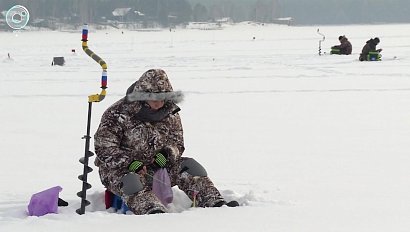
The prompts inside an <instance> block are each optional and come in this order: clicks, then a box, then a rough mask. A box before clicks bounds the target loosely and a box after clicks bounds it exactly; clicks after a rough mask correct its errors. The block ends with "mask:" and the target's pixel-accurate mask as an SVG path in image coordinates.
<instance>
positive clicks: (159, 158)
mask: <svg viewBox="0 0 410 232" xmlns="http://www.w3.org/2000/svg"><path fill="white" fill-rule="evenodd" d="M154 163H155V165H157V166H158V167H160V168H164V167H165V166H166V165H167V163H168V155H167V154H166V153H164V152H162V153H161V152H158V153H157V154H156V155H155V159H154Z"/></svg>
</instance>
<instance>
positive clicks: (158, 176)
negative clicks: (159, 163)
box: [152, 168, 174, 206]
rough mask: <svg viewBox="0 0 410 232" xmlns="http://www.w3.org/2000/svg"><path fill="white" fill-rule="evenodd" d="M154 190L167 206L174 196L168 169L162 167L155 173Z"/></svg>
mask: <svg viewBox="0 0 410 232" xmlns="http://www.w3.org/2000/svg"><path fill="white" fill-rule="evenodd" d="M152 191H153V192H154V193H155V196H157V197H158V198H159V200H160V201H161V203H162V204H164V205H165V206H166V205H168V204H169V203H171V202H172V200H173V198H174V196H173V193H172V188H171V180H170V179H169V175H168V172H167V169H165V168H161V169H159V170H158V171H156V172H155V173H154V177H153V182H152Z"/></svg>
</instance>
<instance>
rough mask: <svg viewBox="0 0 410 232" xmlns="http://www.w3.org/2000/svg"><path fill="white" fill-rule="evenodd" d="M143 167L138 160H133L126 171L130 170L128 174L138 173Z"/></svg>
mask: <svg viewBox="0 0 410 232" xmlns="http://www.w3.org/2000/svg"><path fill="white" fill-rule="evenodd" d="M143 167H144V163H142V162H141V161H139V160H134V161H132V162H131V164H130V166H128V170H130V172H135V173H138V172H139V171H141V170H142V168H143Z"/></svg>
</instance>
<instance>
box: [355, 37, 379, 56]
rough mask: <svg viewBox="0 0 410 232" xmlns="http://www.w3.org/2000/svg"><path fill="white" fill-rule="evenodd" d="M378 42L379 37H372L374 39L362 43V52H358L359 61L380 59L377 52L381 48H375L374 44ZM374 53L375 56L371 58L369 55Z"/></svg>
mask: <svg viewBox="0 0 410 232" xmlns="http://www.w3.org/2000/svg"><path fill="white" fill-rule="evenodd" d="M379 43H380V39H379V38H377V37H376V38H374V39H370V40H368V41H367V42H366V44H365V45H364V47H363V49H362V53H361V54H360V57H359V60H360V61H365V60H367V61H370V60H380V55H379V53H380V52H381V51H382V49H377V50H376V46H377V45H378V44H379ZM373 54H374V55H376V56H377V57H376V58H372V57H370V56H369V55H373Z"/></svg>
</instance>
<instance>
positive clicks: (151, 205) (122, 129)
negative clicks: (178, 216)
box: [94, 69, 239, 215]
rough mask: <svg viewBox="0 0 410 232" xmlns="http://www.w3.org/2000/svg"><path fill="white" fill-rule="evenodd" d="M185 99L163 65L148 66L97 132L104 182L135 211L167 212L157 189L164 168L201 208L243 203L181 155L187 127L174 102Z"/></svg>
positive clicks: (97, 150)
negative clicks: (158, 174)
mask: <svg viewBox="0 0 410 232" xmlns="http://www.w3.org/2000/svg"><path fill="white" fill-rule="evenodd" d="M182 99H183V94H182V92H180V91H173V88H172V86H171V83H170V81H169V79H168V77H167V74H166V73H165V72H164V71H163V70H161V69H151V70H148V71H146V72H145V73H144V74H143V75H142V76H141V77H140V78H139V80H137V81H136V82H135V83H134V84H132V85H131V86H130V87H129V88H128V90H127V92H126V96H125V97H123V98H122V99H120V100H119V101H117V102H116V103H114V104H113V105H112V106H110V107H109V108H108V109H107V110H106V111H105V112H104V114H103V116H102V119H101V123H100V125H99V128H98V130H97V132H96V133H95V136H94V139H95V141H94V144H95V153H96V155H97V158H96V159H95V165H96V166H97V167H99V174H100V178H101V182H102V183H103V185H104V186H105V187H106V188H107V189H108V190H109V191H111V192H112V193H114V194H115V195H117V196H121V198H122V199H123V200H124V202H125V203H126V205H127V206H128V208H129V209H130V210H131V211H132V212H133V213H135V214H137V215H143V214H155V213H165V212H167V208H166V206H165V205H164V204H163V203H161V201H160V199H159V197H158V195H156V194H155V193H154V191H153V182H155V179H154V178H153V176H154V175H155V174H154V173H156V172H157V171H158V170H164V169H166V171H167V172H168V173H169V180H170V182H171V186H175V185H177V186H178V187H179V189H181V190H182V191H184V192H185V193H186V194H187V196H188V197H189V198H190V199H191V200H192V201H193V202H196V205H197V206H198V207H220V206H223V205H227V206H230V207H233V206H238V205H239V204H238V202H236V201H231V202H229V203H227V202H226V201H225V200H224V199H223V197H222V195H221V193H220V192H219V191H218V189H217V188H216V187H215V186H214V184H213V183H212V181H211V180H210V178H209V177H207V176H206V171H205V169H203V167H202V166H201V165H199V163H197V162H196V161H194V160H193V159H191V158H185V157H182V153H183V152H184V150H185V147H184V138H183V129H182V124H181V119H180V116H179V114H178V111H179V110H180V109H179V107H178V106H177V105H176V103H179V102H181V101H182ZM188 161H189V162H188ZM198 165H199V168H198ZM201 168H202V169H201ZM198 172H199V173H200V174H197V173H198ZM130 177H131V178H130ZM135 186H142V187H141V188H140V189H138V187H137V188H136V187H135ZM130 189H131V190H132V191H130Z"/></svg>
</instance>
